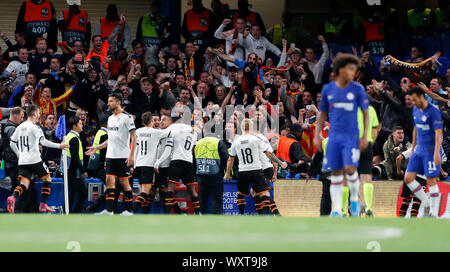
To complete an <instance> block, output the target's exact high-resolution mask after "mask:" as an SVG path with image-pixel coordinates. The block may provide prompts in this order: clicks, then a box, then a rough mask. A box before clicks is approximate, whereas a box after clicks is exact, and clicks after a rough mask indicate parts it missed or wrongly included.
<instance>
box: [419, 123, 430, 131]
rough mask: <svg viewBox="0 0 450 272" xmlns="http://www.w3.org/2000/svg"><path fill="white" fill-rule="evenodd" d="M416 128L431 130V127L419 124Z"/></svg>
mask: <svg viewBox="0 0 450 272" xmlns="http://www.w3.org/2000/svg"><path fill="white" fill-rule="evenodd" d="M416 126H417V128H420V129H421V130H430V126H429V125H428V124H417V125H416Z"/></svg>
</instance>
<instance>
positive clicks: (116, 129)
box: [106, 111, 136, 159]
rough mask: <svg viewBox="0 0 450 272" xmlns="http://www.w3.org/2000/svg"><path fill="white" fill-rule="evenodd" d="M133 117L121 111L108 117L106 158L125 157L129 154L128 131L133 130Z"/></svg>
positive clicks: (134, 127)
mask: <svg viewBox="0 0 450 272" xmlns="http://www.w3.org/2000/svg"><path fill="white" fill-rule="evenodd" d="M135 129H136V126H135V125H134V121H133V117H132V116H131V115H129V114H128V113H126V112H124V111H121V112H120V113H118V114H113V115H111V116H110V117H109V118H108V149H107V150H106V158H109V159H127V158H128V156H129V155H130V152H131V149H130V131H132V130H135Z"/></svg>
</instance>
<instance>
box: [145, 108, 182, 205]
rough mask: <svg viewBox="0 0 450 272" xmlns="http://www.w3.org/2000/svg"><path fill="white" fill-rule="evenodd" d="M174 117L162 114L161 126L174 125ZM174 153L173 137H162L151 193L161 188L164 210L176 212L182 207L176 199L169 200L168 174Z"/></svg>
mask: <svg viewBox="0 0 450 272" xmlns="http://www.w3.org/2000/svg"><path fill="white" fill-rule="evenodd" d="M172 121H173V120H172V117H170V116H169V115H163V116H161V122H160V127H161V129H166V128H168V127H169V126H170V125H172ZM172 153H173V138H172V137H171V135H169V136H168V137H166V138H162V139H161V140H160V141H159V144H158V156H157V157H158V160H157V161H156V162H155V165H154V169H155V186H154V187H153V190H152V192H151V193H150V195H151V197H154V196H155V194H156V189H159V195H160V199H161V202H162V203H164V212H165V213H170V212H171V211H172V208H173V209H174V210H175V212H176V213H180V211H181V210H180V207H179V206H178V203H177V202H176V201H172V199H170V201H167V199H168V197H167V176H168V175H169V166H170V161H171V159H172Z"/></svg>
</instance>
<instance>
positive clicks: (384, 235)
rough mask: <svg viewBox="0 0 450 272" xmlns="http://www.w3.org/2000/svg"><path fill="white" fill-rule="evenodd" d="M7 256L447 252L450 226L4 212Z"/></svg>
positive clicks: (2, 245)
mask: <svg viewBox="0 0 450 272" xmlns="http://www.w3.org/2000/svg"><path fill="white" fill-rule="evenodd" d="M0 229H1V232H0V251H2V252H20V251H27V252H28V251H32V252H46V251H51V252H65V251H72V250H80V251H81V252H98V251H101V252H132V251H138V252H157V251H159V252H182V251H188V252H192V251H201V252H204V251H213V252H218V251H225V252H238V251H244V252H266V251H269V252H270V251H275V252H283V251H285V252H289V251H294V252H297V251H307V252H310V251H314V252H317V251H320V252H322V251H332V252H335V251H337V252H340V251H357V252H369V251H374V250H377V251H382V252H392V251H450V232H449V229H450V220H438V219H432V218H424V219H409V220H408V219H398V218H390V219H387V218H341V219H335V218H293V217H264V216H193V215H191V216H184V215H135V216H131V217H122V216H118V215H114V216H94V215H87V214H86V215H59V214H54V215H49V214H34V215H25V214H13V215H11V214H1V215H0Z"/></svg>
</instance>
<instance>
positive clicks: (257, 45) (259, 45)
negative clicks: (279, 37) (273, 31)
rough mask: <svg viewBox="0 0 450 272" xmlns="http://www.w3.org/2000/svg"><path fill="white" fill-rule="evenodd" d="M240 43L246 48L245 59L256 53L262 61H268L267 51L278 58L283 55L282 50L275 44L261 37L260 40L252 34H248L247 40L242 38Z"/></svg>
mask: <svg viewBox="0 0 450 272" xmlns="http://www.w3.org/2000/svg"><path fill="white" fill-rule="evenodd" d="M239 43H240V44H241V45H242V46H243V47H244V48H245V59H247V57H248V55H249V54H250V53H256V55H258V56H259V57H260V58H261V60H262V61H264V60H265V59H266V51H267V50H269V51H270V52H272V53H274V54H275V55H277V56H280V55H281V50H280V49H279V48H278V47H276V46H275V45H274V44H272V43H271V42H269V40H267V39H266V37H264V36H261V37H260V38H259V39H258V40H257V39H255V38H254V37H253V36H252V34H248V36H247V38H242V39H241V40H239Z"/></svg>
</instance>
